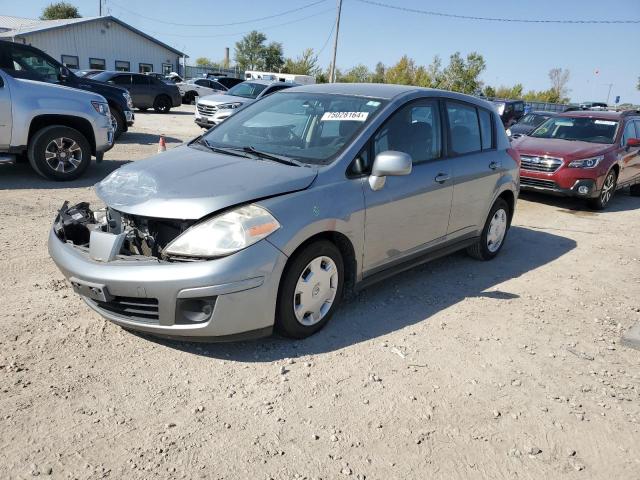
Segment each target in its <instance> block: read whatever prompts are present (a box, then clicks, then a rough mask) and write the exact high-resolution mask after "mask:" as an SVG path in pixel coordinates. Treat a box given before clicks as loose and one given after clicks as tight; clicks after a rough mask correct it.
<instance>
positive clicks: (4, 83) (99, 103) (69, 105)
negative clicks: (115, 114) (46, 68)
mask: <svg viewBox="0 0 640 480" xmlns="http://www.w3.org/2000/svg"><path fill="white" fill-rule="evenodd" d="M110 119H111V114H110V111H109V104H108V103H107V101H106V100H105V99H104V97H102V96H101V95H98V94H96V93H91V92H87V91H84V90H77V89H75V88H69V87H63V86H61V85H55V84H51V83H42V82H37V81H33V80H26V79H22V78H14V77H13V76H11V75H8V74H7V73H6V72H4V71H3V70H0V164H2V163H5V164H6V163H9V164H12V163H15V162H16V160H17V159H18V158H20V157H21V156H23V155H24V154H26V156H27V158H28V159H29V163H31V166H32V167H33V169H34V170H35V171H36V172H37V173H39V174H40V175H42V176H43V177H45V178H48V179H51V180H73V179H75V178H78V177H79V176H80V175H82V173H83V172H84V171H85V170H86V169H87V167H88V166H89V164H90V163H91V156H92V155H94V156H95V157H96V159H97V160H98V161H101V160H102V157H103V155H104V152H106V151H107V150H109V149H110V148H111V147H112V146H113V138H114V129H113V124H112V122H111V120H110Z"/></svg>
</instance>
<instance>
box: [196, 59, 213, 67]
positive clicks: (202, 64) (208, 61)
mask: <svg viewBox="0 0 640 480" xmlns="http://www.w3.org/2000/svg"><path fill="white" fill-rule="evenodd" d="M212 65H214V62H213V60H211V59H210V58H208V57H198V58H196V66H198V67H210V66H212Z"/></svg>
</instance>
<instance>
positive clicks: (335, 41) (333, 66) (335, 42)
mask: <svg viewBox="0 0 640 480" xmlns="http://www.w3.org/2000/svg"><path fill="white" fill-rule="evenodd" d="M341 12H342V0H338V14H337V15H336V36H335V38H334V39H333V61H332V62H331V72H330V74H329V82H330V83H335V81H336V75H337V69H336V55H337V54H338V32H339V31H340V13H341Z"/></svg>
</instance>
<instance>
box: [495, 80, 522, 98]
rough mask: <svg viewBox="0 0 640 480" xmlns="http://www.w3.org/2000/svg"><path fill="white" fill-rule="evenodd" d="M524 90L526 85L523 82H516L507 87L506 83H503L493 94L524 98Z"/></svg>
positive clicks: (502, 96) (500, 96) (499, 96)
mask: <svg viewBox="0 0 640 480" xmlns="http://www.w3.org/2000/svg"><path fill="white" fill-rule="evenodd" d="M523 90H524V87H523V86H522V84H521V83H516V84H515V85H514V86H513V87H505V86H504V85H501V86H499V87H498V88H496V89H495V94H494V95H492V96H494V97H497V98H508V99H514V100H515V99H520V98H522V94H523Z"/></svg>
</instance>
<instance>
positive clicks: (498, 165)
mask: <svg viewBox="0 0 640 480" xmlns="http://www.w3.org/2000/svg"><path fill="white" fill-rule="evenodd" d="M501 166H502V163H501V162H491V163H490V164H489V168H490V169H491V170H495V169H496V168H498V167H501Z"/></svg>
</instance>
